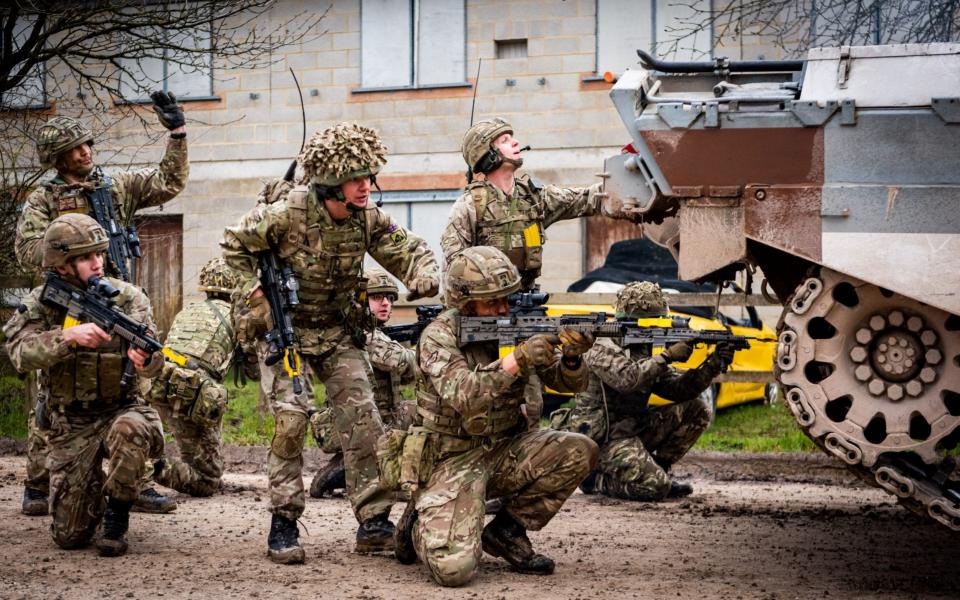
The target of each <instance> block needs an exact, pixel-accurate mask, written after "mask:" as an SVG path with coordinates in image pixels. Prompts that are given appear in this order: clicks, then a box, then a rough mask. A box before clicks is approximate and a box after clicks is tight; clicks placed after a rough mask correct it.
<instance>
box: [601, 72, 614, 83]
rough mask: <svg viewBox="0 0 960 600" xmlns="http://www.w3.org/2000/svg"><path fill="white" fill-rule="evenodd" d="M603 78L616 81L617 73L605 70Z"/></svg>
mask: <svg viewBox="0 0 960 600" xmlns="http://www.w3.org/2000/svg"><path fill="white" fill-rule="evenodd" d="M603 80H604V81H606V82H607V83H616V82H617V75H616V73H614V72H613V71H604V73H603Z"/></svg>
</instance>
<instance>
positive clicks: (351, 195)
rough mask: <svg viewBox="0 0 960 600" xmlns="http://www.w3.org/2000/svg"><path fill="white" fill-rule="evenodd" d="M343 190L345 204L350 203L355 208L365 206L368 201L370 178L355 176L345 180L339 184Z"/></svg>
mask: <svg viewBox="0 0 960 600" xmlns="http://www.w3.org/2000/svg"><path fill="white" fill-rule="evenodd" d="M340 191H342V192H343V199H344V200H345V201H346V203H347V204H352V205H353V206H355V207H357V208H366V207H367V202H369V201H370V178H369V177H357V178H356V179H351V180H350V181H345V182H344V183H343V184H342V185H341V186H340Z"/></svg>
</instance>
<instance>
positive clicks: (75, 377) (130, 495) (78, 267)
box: [3, 214, 163, 556]
mask: <svg viewBox="0 0 960 600" xmlns="http://www.w3.org/2000/svg"><path fill="white" fill-rule="evenodd" d="M108 245H109V241H108V238H107V233H106V231H104V229H103V228H102V227H101V226H100V225H99V224H98V223H97V222H96V221H95V220H94V219H93V218H91V217H89V216H87V215H82V214H67V215H63V216H60V217H58V218H56V219H55V220H54V221H53V222H52V223H51V224H50V226H49V227H48V228H47V231H46V233H45V234H44V236H43V248H44V256H43V267H44V269H47V270H50V271H54V272H56V273H58V274H59V275H60V276H61V277H62V278H63V279H64V280H65V281H67V282H68V283H71V284H73V285H75V286H77V287H79V288H85V287H86V286H87V282H88V280H89V279H90V277H91V276H96V277H98V278H104V254H103V253H104V251H105V250H106V249H107V246H108ZM105 279H106V281H107V282H108V283H109V284H110V285H112V286H113V287H114V288H116V289H117V290H119V294H118V295H117V296H116V297H114V298H113V300H114V302H115V306H116V307H117V308H118V309H119V310H120V311H122V312H123V313H124V314H126V315H128V316H129V317H131V318H132V319H133V320H135V321H137V322H139V323H143V324H145V325H147V326H148V328H149V329H150V330H151V331H153V330H154V326H153V318H152V316H151V310H150V301H149V300H148V299H147V296H146V294H144V293H143V292H142V291H141V290H140V288H138V287H136V286H134V285H132V284H129V283H126V282H124V281H121V280H119V279H114V278H105ZM42 292H43V287H38V288H36V289H34V290H33V291H31V292H30V294H28V295H27V297H26V298H25V299H24V301H23V304H21V305H20V307H19V308H18V309H17V311H16V312H15V313H14V315H13V316H12V317H11V318H10V320H9V321H8V322H7V324H6V325H5V326H4V328H3V332H4V334H5V335H6V338H7V342H6V350H7V353H8V354H9V356H10V360H11V362H12V363H13V365H14V367H16V368H17V370H19V371H20V372H26V371H29V370H32V369H38V370H40V371H41V373H40V377H39V383H40V387H39V391H38V394H39V398H40V399H41V400H43V410H41V411H40V412H39V413H38V414H37V420H38V423H39V425H40V427H41V428H42V429H43V430H44V434H45V436H46V437H47V440H48V442H49V451H48V454H47V467H48V468H49V470H50V512H51V513H52V514H53V523H52V524H51V526H50V531H51V533H52V534H53V540H54V541H55V542H56V543H57V545H59V546H60V547H61V548H67V549H70V548H79V547H82V546H85V545H86V544H87V543H89V541H90V540H91V538H92V537H93V535H94V532H95V531H96V529H97V525H98V524H99V523H100V520H101V517H102V519H103V535H102V536H101V538H100V539H99V540H98V541H97V548H98V549H99V551H100V555H101V556H119V555H121V554H124V553H125V552H126V551H127V542H126V539H125V537H124V536H125V534H126V532H127V527H128V523H129V515H130V508H131V506H132V505H133V501H134V499H135V498H136V497H137V495H138V494H139V491H140V487H139V478H140V475H141V473H143V472H144V470H145V465H146V461H147V460H148V458H155V457H159V456H160V455H161V454H162V453H163V427H162V425H161V423H160V415H158V414H157V411H156V410H154V409H153V408H150V407H148V406H145V405H144V404H143V402H142V401H141V399H140V398H139V397H138V393H139V392H138V390H137V386H136V385H135V384H131V385H128V386H124V385H123V384H122V376H123V373H124V370H125V368H126V366H127V364H128V361H129V363H132V365H133V367H134V368H135V369H136V371H137V373H138V374H139V375H140V376H143V377H153V376H155V375H156V374H157V372H159V370H160V368H161V367H162V365H163V360H162V358H161V357H160V356H159V355H153V356H151V355H148V354H147V353H146V352H143V351H141V350H138V349H133V348H131V349H128V350H126V352H124V351H123V348H124V344H122V343H121V340H120V338H119V337H117V336H115V335H114V336H111V335H110V334H108V333H107V332H105V331H104V330H103V329H101V328H100V327H99V326H97V325H96V324H95V323H81V324H78V325H76V326H73V327H69V328H64V327H63V324H64V319H65V317H66V310H64V309H61V308H55V307H51V306H47V305H46V304H44V303H43V302H42V301H41V297H42ZM104 459H106V461H107V471H106V473H104V472H103V470H102V466H101V465H102V462H103V460H104ZM104 495H106V497H104Z"/></svg>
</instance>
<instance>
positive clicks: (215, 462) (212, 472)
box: [153, 404, 223, 497]
mask: <svg viewBox="0 0 960 600" xmlns="http://www.w3.org/2000/svg"><path fill="white" fill-rule="evenodd" d="M153 407H154V408H156V409H157V412H158V413H160V418H161V419H163V424H164V425H166V426H167V428H168V429H169V430H170V433H172V434H173V439H174V440H176V442H177V447H178V448H179V449H180V458H179V459H178V458H167V457H165V458H164V459H163V463H164V465H163V470H162V471H161V472H160V473H159V474H158V475H157V476H156V477H154V480H155V481H156V482H157V483H159V484H160V485H165V486H167V487H168V488H172V489H175V490H177V491H178V492H183V493H185V494H190V495H191V496H200V497H206V496H212V495H214V494H215V493H217V490H219V489H220V478H221V477H222V476H223V452H222V449H221V443H220V431H221V427H220V424H219V423H218V424H217V425H215V426H212V427H211V426H206V425H200V424H199V423H196V422H195V421H194V420H193V419H191V418H190V415H189V414H186V413H185V411H183V410H180V411H175V410H173V408H172V407H170V406H168V405H164V404H154V405H153Z"/></svg>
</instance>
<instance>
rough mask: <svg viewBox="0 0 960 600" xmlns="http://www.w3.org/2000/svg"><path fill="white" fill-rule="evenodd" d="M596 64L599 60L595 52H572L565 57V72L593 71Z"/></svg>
mask: <svg viewBox="0 0 960 600" xmlns="http://www.w3.org/2000/svg"><path fill="white" fill-rule="evenodd" d="M596 65H597V60H596V58H595V57H594V55H593V54H572V55H568V56H564V57H563V71H564V72H565V73H592V72H593V70H594V69H596Z"/></svg>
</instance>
